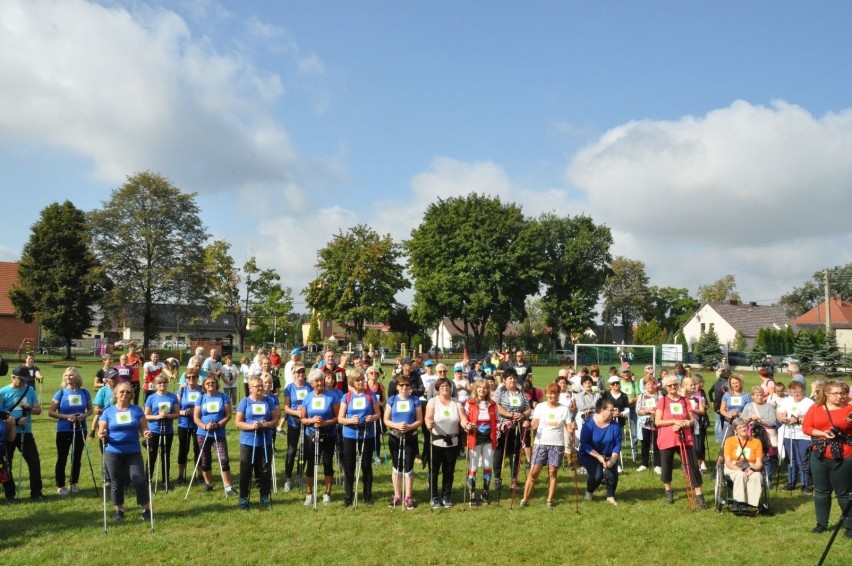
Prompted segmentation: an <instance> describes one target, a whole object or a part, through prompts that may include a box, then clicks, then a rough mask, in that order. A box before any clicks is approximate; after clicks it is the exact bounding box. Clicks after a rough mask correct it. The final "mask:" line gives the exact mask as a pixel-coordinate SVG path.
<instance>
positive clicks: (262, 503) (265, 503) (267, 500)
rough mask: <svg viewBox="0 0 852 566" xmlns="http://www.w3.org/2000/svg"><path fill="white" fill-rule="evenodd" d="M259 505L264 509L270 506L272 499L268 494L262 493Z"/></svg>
mask: <svg viewBox="0 0 852 566" xmlns="http://www.w3.org/2000/svg"><path fill="white" fill-rule="evenodd" d="M260 506H261V507H263V508H264V509H271V508H272V499H271V498H270V497H269V496H268V495H264V496H262V497H261V498H260Z"/></svg>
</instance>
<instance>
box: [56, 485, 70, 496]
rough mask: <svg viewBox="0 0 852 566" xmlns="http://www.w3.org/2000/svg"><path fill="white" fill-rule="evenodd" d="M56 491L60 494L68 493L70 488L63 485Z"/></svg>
mask: <svg viewBox="0 0 852 566" xmlns="http://www.w3.org/2000/svg"><path fill="white" fill-rule="evenodd" d="M56 493H57V494H58V495H68V493H69V491H68V489H67V488H65V487H64V486H63V487H60V488H59V489H57V490H56Z"/></svg>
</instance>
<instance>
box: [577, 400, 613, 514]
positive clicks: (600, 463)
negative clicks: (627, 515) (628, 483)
mask: <svg viewBox="0 0 852 566" xmlns="http://www.w3.org/2000/svg"><path fill="white" fill-rule="evenodd" d="M614 413H615V407H613V405H612V401H610V400H608V399H600V400H598V403H597V405H596V406H595V414H594V416H592V418H590V419H586V422H585V423H584V424H583V430H582V431H581V432H580V463H581V464H583V467H585V468H586V470H587V471H588V473H589V477H588V479H587V480H586V501H591V500H592V494H593V493H594V492H595V490H596V489H597V488H598V486H599V485H600V484H601V483H605V484H606V500H607V503H609V504H610V505H615V506H617V505H618V501H616V500H615V490H616V488H618V459H619V458H620V456H621V437H622V432H621V427H620V426H618V424H616V423H615V421H614V420H613V414H614Z"/></svg>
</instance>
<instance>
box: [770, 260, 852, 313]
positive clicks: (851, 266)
mask: <svg viewBox="0 0 852 566" xmlns="http://www.w3.org/2000/svg"><path fill="white" fill-rule="evenodd" d="M828 292H829V295H831V296H832V297H840V298H841V299H843V300H844V301H848V300H852V263H847V264H846V265H837V266H835V267H832V268H830V269H829V270H828ZM824 300H825V273H824V272H822V271H817V272H816V273H814V275H813V277H812V278H811V280H810V281H805V282H804V283H803V284H802V286H801V287H795V288H793V290H792V291H790V292H789V293H787V294H786V295H783V296H782V297H781V300H780V301H779V303H780V305H781V306H782V307H784V310H785V312H786V313H787V316H789V317H790V318H796V317H798V316H799V315H802V314H804V313H806V312H808V311H809V310H811V309H812V308H814V307H815V306H817V305H818V304H820V303H821V302H823V301H824Z"/></svg>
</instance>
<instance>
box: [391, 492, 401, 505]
mask: <svg viewBox="0 0 852 566" xmlns="http://www.w3.org/2000/svg"><path fill="white" fill-rule="evenodd" d="M397 505H402V499H400V498H399V497H397V496H396V495H394V496H393V497H392V498H391V502H390V504H389V505H388V507H396V506H397Z"/></svg>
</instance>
